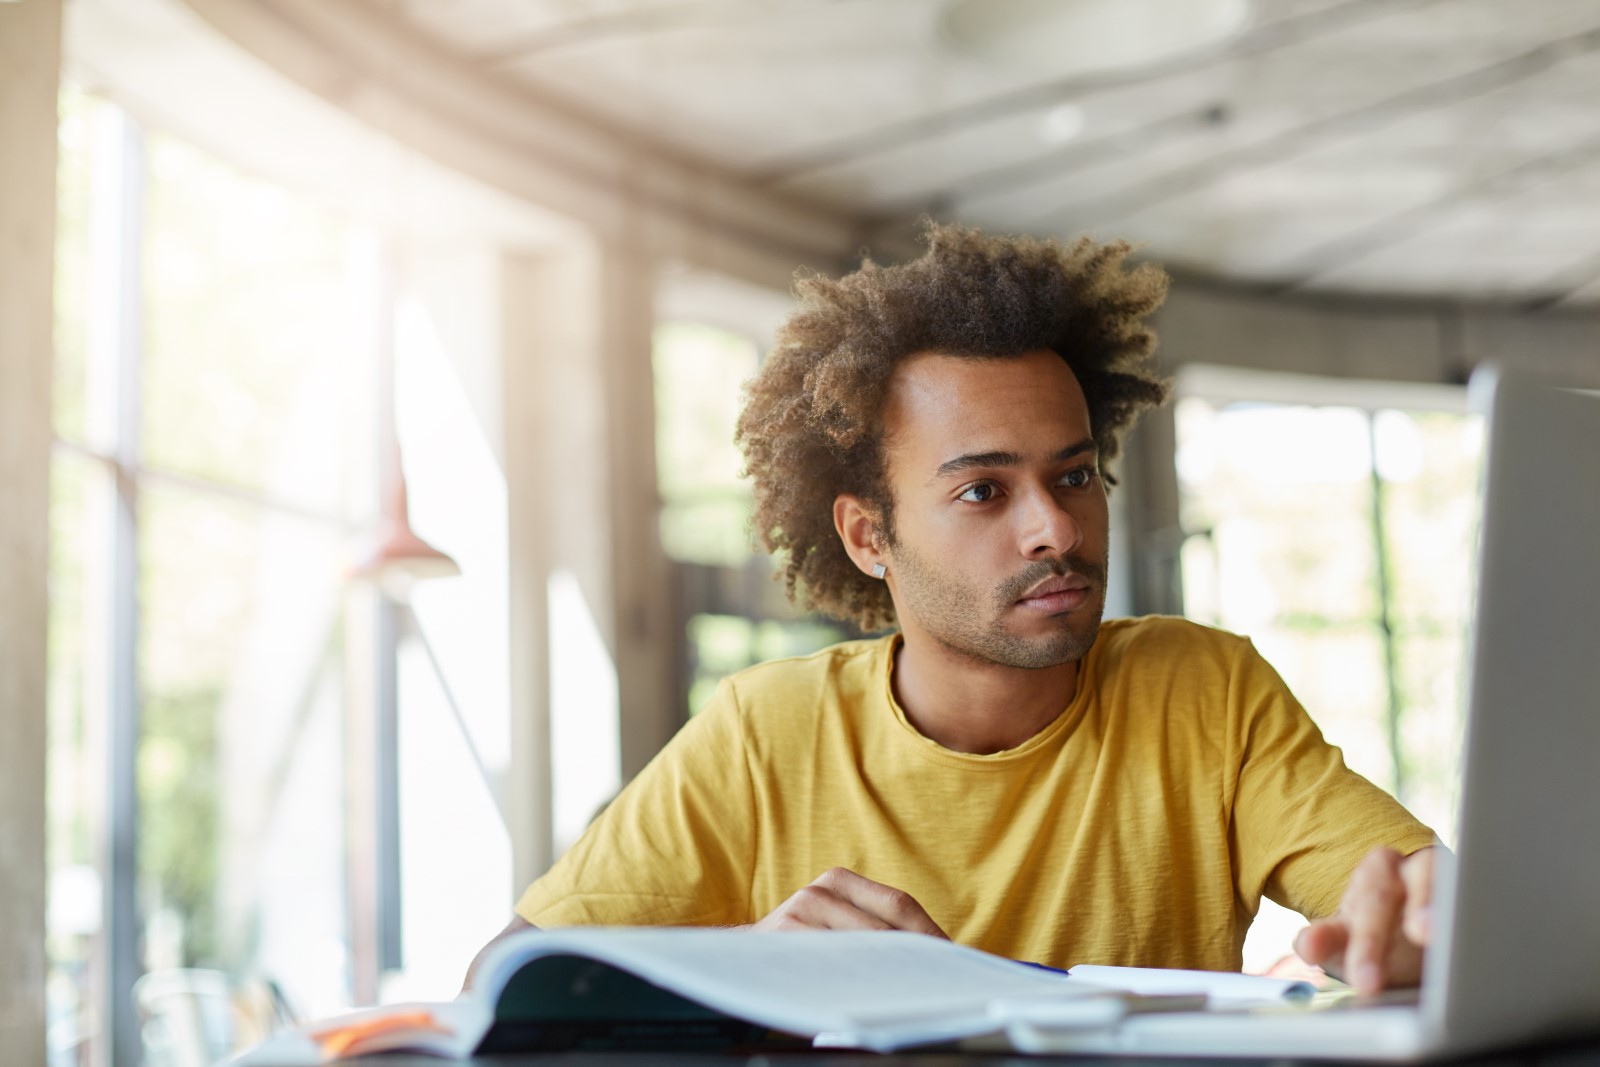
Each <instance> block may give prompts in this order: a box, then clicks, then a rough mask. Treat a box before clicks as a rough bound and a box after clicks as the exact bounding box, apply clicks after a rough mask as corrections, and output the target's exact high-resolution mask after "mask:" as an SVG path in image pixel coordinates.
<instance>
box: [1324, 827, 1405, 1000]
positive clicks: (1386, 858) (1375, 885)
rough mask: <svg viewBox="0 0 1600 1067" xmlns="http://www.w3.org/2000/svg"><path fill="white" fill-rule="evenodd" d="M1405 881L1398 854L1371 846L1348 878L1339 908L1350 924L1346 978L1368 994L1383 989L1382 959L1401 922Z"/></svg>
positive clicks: (1346, 953) (1358, 989)
mask: <svg viewBox="0 0 1600 1067" xmlns="http://www.w3.org/2000/svg"><path fill="white" fill-rule="evenodd" d="M1405 897H1406V885H1405V882H1404V881H1402V880H1401V877H1400V854H1399V853H1397V852H1395V851H1393V850H1392V849H1374V850H1373V851H1372V852H1370V853H1368V854H1367V858H1366V859H1364V860H1362V861H1361V865H1360V866H1359V867H1357V868H1356V872H1355V874H1354V876H1352V877H1351V879H1350V888H1349V889H1348V890H1347V891H1346V893H1345V898H1344V904H1343V905H1342V906H1341V907H1340V909H1339V910H1340V912H1341V915H1342V917H1343V918H1344V920H1345V922H1346V924H1347V925H1348V926H1349V928H1350V945H1349V947H1348V948H1347V949H1346V950H1345V960H1344V962H1345V967H1344V969H1345V980H1346V981H1347V982H1349V983H1350V984H1351V985H1353V986H1355V988H1356V992H1357V993H1360V994H1362V995H1371V994H1374V993H1377V992H1379V991H1381V990H1382V989H1383V982H1384V961H1385V960H1386V959H1387V958H1388V955H1389V947H1390V942H1392V941H1393V940H1394V935H1395V932H1396V931H1397V930H1398V928H1399V926H1400V915H1401V910H1402V907H1403V905H1404V902H1405Z"/></svg>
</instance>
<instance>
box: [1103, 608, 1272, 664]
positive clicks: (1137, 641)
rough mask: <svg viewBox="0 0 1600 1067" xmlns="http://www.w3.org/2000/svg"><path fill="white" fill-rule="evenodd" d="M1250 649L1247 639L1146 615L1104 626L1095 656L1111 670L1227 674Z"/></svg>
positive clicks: (1107, 622)
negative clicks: (1208, 670)
mask: <svg viewBox="0 0 1600 1067" xmlns="http://www.w3.org/2000/svg"><path fill="white" fill-rule="evenodd" d="M1249 645H1250V639H1249V638H1248V637H1241V636H1240V635H1238V634H1235V633H1229V632H1228V631H1227V630H1219V629H1217V628H1216V627H1214V626H1206V625H1204V624H1203V623H1198V622H1195V621H1193V620H1192V619H1185V618H1182V617H1180V616H1177V615H1143V616H1139V617H1136V618H1118V619H1107V620H1105V621H1104V622H1103V623H1101V625H1100V636H1099V637H1098V638H1097V639H1096V641H1095V655H1096V656H1097V657H1098V658H1099V659H1100V660H1101V662H1102V664H1104V665H1105V666H1106V667H1107V668H1108V669H1114V668H1119V667H1126V668H1134V669H1137V670H1140V671H1146V670H1150V669H1155V668H1158V667H1165V668H1167V669H1171V670H1193V669H1195V668H1204V667H1207V666H1209V667H1214V668H1217V669H1220V670H1222V671H1224V672H1226V671H1228V670H1229V669H1230V668H1231V665H1232V664H1233V663H1234V661H1235V660H1236V659H1237V657H1238V656H1239V655H1240V653H1241V651H1242V650H1243V649H1245V648H1247V647H1248V646H1249Z"/></svg>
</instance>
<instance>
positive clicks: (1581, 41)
mask: <svg viewBox="0 0 1600 1067" xmlns="http://www.w3.org/2000/svg"><path fill="white" fill-rule="evenodd" d="M1596 49H1600V26H1596V27H1595V28H1593V29H1589V30H1585V31H1583V32H1581V33H1576V34H1571V35H1569V36H1566V37H1561V38H1557V39H1555V40H1552V41H1546V42H1544V43H1543V44H1540V45H1538V46H1536V47H1534V48H1530V49H1527V50H1526V51H1523V52H1519V53H1517V54H1516V55H1513V56H1508V57H1506V58H1505V59H1501V60H1497V61H1495V62H1493V63H1489V64H1485V65H1484V66H1481V67H1475V68H1473V69H1472V70H1469V71H1464V72H1462V73H1460V74H1453V75H1451V76H1449V77H1447V78H1439V79H1436V80H1434V81H1430V82H1425V83H1424V84H1422V85H1417V86H1413V87H1411V88H1409V89H1405V90H1402V91H1401V92H1398V93H1394V94H1392V95H1389V96H1386V97H1383V98H1381V99H1378V100H1373V101H1369V102H1368V103H1365V104H1360V105H1357V106H1356V107H1353V108H1349V109H1347V110H1345V111H1341V112H1339V113H1337V114H1334V115H1328V116H1325V117H1323V118H1320V119H1316V120H1314V121H1312V122H1307V123H1303V124H1302V125H1299V126H1295V127H1293V128H1291V129H1288V130H1284V131H1282V132H1281V133H1277V134H1274V135H1272V136H1271V137H1266V138H1263V139H1261V140H1259V141H1254V142H1252V143H1250V144H1247V145H1241V146H1239V147H1237V148H1232V149H1226V150H1224V151H1222V152H1218V153H1216V154H1215V155H1212V156H1208V157H1206V158H1205V159H1202V160H1200V161H1198V162H1196V163H1193V164H1190V165H1188V166H1184V167H1178V168H1176V169H1174V170H1169V171H1164V172H1162V173H1160V174H1157V175H1154V176H1152V177H1149V178H1146V179H1144V180H1143V181H1136V182H1133V183H1130V184H1129V185H1127V186H1124V187H1123V188H1122V189H1119V190H1118V191H1116V192H1114V193H1109V194H1106V195H1103V196H1098V197H1094V198H1092V199H1089V200H1086V201H1081V202H1079V203H1077V204H1074V205H1072V206H1070V207H1067V208H1064V209H1060V210H1055V211H1051V212H1049V213H1047V214H1045V215H1042V216H1039V217H1038V218H1036V219H1033V220H1030V221H1029V223H1028V224H1027V228H1028V229H1040V230H1044V231H1052V230H1056V229H1060V228H1063V227H1066V226H1070V225H1072V224H1073V223H1075V222H1079V221H1081V220H1083V219H1085V218H1092V219H1094V220H1095V224H1096V225H1097V226H1103V225H1105V224H1107V223H1109V222H1113V221H1115V220H1118V219H1124V218H1127V217H1128V216H1130V215H1135V214H1137V213H1139V212H1141V211H1147V210H1149V209H1150V208H1153V207H1156V206H1158V205H1160V204H1164V203H1167V202H1169V201H1172V200H1176V199H1179V198H1182V197H1185V196H1190V195H1192V194H1193V193H1195V192H1197V191H1199V190H1202V189H1207V188H1210V187H1211V186H1214V185H1217V184H1219V183H1220V182H1222V181H1224V180H1226V179H1227V178H1228V177H1229V176H1231V175H1232V174H1233V173H1235V172H1236V171H1239V170H1242V169H1246V168H1250V167H1259V166H1263V165H1266V164H1272V163H1282V162H1284V161H1285V160H1289V159H1293V158H1295V157H1296V156H1299V155H1303V154H1305V153H1307V152H1310V151H1314V150H1315V149H1316V148H1318V147H1319V146H1321V145H1324V144H1326V143H1327V140H1326V139H1327V138H1329V137H1332V136H1342V135H1348V134H1351V133H1359V132H1362V131H1366V130H1371V129H1376V128H1381V127H1383V126H1386V125H1389V124H1391V123H1393V122H1395V121H1397V120H1399V119H1401V118H1406V117H1410V116H1412V115H1419V114H1423V113H1426V112H1428V111H1433V110H1436V109H1440V108H1448V107H1454V106H1456V105H1458V104H1460V103H1462V102H1463V101H1466V100H1471V99H1474V98H1476V97H1479V96H1484V95H1486V94H1488V93H1491V92H1494V91H1495V90H1497V89H1503V88H1505V87H1506V86H1508V85H1513V84H1516V83H1517V82H1520V81H1526V80H1527V79H1529V78H1532V77H1535V76H1537V75H1539V74H1543V73H1544V72H1545V71H1548V70H1550V69H1551V68H1553V67H1556V66H1559V65H1560V64H1562V63H1565V62H1567V61H1569V60H1572V59H1576V58H1578V57H1580V56H1584V55H1587V54H1588V53H1590V52H1593V51H1595V50H1596Z"/></svg>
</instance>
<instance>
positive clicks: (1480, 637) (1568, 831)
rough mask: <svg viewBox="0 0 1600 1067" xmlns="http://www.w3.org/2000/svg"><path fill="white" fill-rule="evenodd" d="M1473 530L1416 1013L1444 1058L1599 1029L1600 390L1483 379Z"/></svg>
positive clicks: (1477, 384)
mask: <svg viewBox="0 0 1600 1067" xmlns="http://www.w3.org/2000/svg"><path fill="white" fill-rule="evenodd" d="M1471 394H1472V402H1473V407H1474V409H1475V410H1478V411H1480V412H1482V413H1483V414H1485V415H1486V416H1487V440H1486V451H1485V455H1486V459H1485V466H1484V483H1483V526H1482V530H1481V534H1480V544H1479V559H1478V598H1477V610H1476V612H1475V613H1474V623H1473V635H1472V657H1471V679H1470V682H1469V685H1468V698H1467V708H1468V711H1467V724H1466V738H1465V744H1464V750H1463V754H1462V780H1461V804H1460V823H1459V829H1460V834H1459V836H1458V838H1457V843H1458V857H1457V862H1456V864H1455V867H1456V877H1455V878H1454V879H1450V878H1446V879H1445V880H1444V883H1443V884H1442V885H1441V886H1440V889H1441V896H1440V900H1439V905H1438V910H1437V914H1436V918H1437V920H1438V922H1437V926H1436V927H1435V929H1436V931H1437V932H1438V933H1439V934H1441V935H1444V936H1443V937H1441V938H1439V942H1440V943H1439V944H1437V945H1436V946H1435V947H1434V950H1433V951H1431V952H1430V955H1429V959H1428V969H1427V975H1426V981H1425V983H1424V1001H1423V1003H1424V1010H1425V1012H1426V1014H1427V1016H1428V1017H1429V1021H1430V1022H1431V1023H1432V1024H1433V1025H1434V1026H1435V1027H1437V1029H1436V1030H1435V1037H1436V1039H1438V1038H1442V1040H1443V1042H1444V1044H1445V1045H1446V1046H1448V1047H1449V1048H1451V1049H1463V1050H1464V1049H1468V1048H1477V1047H1485V1046H1491V1045H1503V1044H1508V1043H1512V1042H1519V1041H1527V1040H1530V1039H1537V1038H1544V1037H1553V1036H1557V1035H1560V1034H1566V1033H1580V1032H1589V1033H1594V1032H1600V397H1597V396H1595V395H1593V394H1586V393H1580V392H1576V391H1570V390H1562V389H1555V388H1550V387H1548V386H1545V385H1541V384H1539V383H1538V382H1536V381H1534V380H1531V379H1529V378H1527V377H1525V376H1523V375H1520V374H1517V373H1514V372H1510V371H1505V370H1495V369H1485V370H1480V371H1479V372H1478V373H1477V374H1475V375H1474V376H1473V380H1472V385H1471Z"/></svg>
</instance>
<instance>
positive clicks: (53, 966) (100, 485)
mask: <svg viewBox="0 0 1600 1067" xmlns="http://www.w3.org/2000/svg"><path fill="white" fill-rule="evenodd" d="M51 476H52V477H51V500H50V647H49V654H50V682H49V747H48V750H47V754H46V759H47V761H48V767H47V770H46V781H47V784H48V804H49V812H48V817H47V819H46V848H47V869H48V872H49V909H48V911H49V914H48V927H47V938H48V947H49V956H50V973H49V979H48V983H47V987H46V1002H47V1007H48V1018H49V1031H48V1034H49V1055H50V1064H51V1067H68V1065H70V1064H75V1063H81V1062H87V1061H88V1060H90V1059H92V1058H93V1057H94V1056H97V1055H99V1052H98V1051H97V1045H98V1041H99V1036H98V1034H97V1027H98V1022H97V1019H98V1015H99V1012H98V1010H97V1005H95V1003H94V1000H93V997H94V991H95V988H96V985H97V984H98V981H99V978H100V976H99V975H97V973H96V970H95V969H96V968H97V967H98V966H100V965H101V962H102V959H103V957H102V956H101V949H100V938H101V930H102V926H101V915H102V912H103V909H102V906H101V888H102V883H101V868H100V857H99V856H98V855H97V852H96V842H97V840H98V835H99V832H100V823H99V812H100V811H101V809H102V806H103V804H104V792H103V786H102V783H103V782H104V780H105V773H104V771H103V764H102V762H101V760H102V759H103V751H104V750H103V729H104V723H105V722H106V720H107V710H106V692H105V689H104V681H105V663H106V655H107V639H108V631H107V629H106V615H107V607H108V605H109V603H110V589H109V565H110V562H111V547H110V521H109V520H110V505H111V493H112V488H111V479H110V477H109V476H108V475H107V473H106V471H105V470H104V469H103V468H101V467H100V466H99V465H98V464H96V463H93V462H91V461H87V460H84V459H81V458H78V457H76V456H72V455H62V456H59V457H58V458H57V459H56V460H55V462H54V463H53V464H52V467H51Z"/></svg>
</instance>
